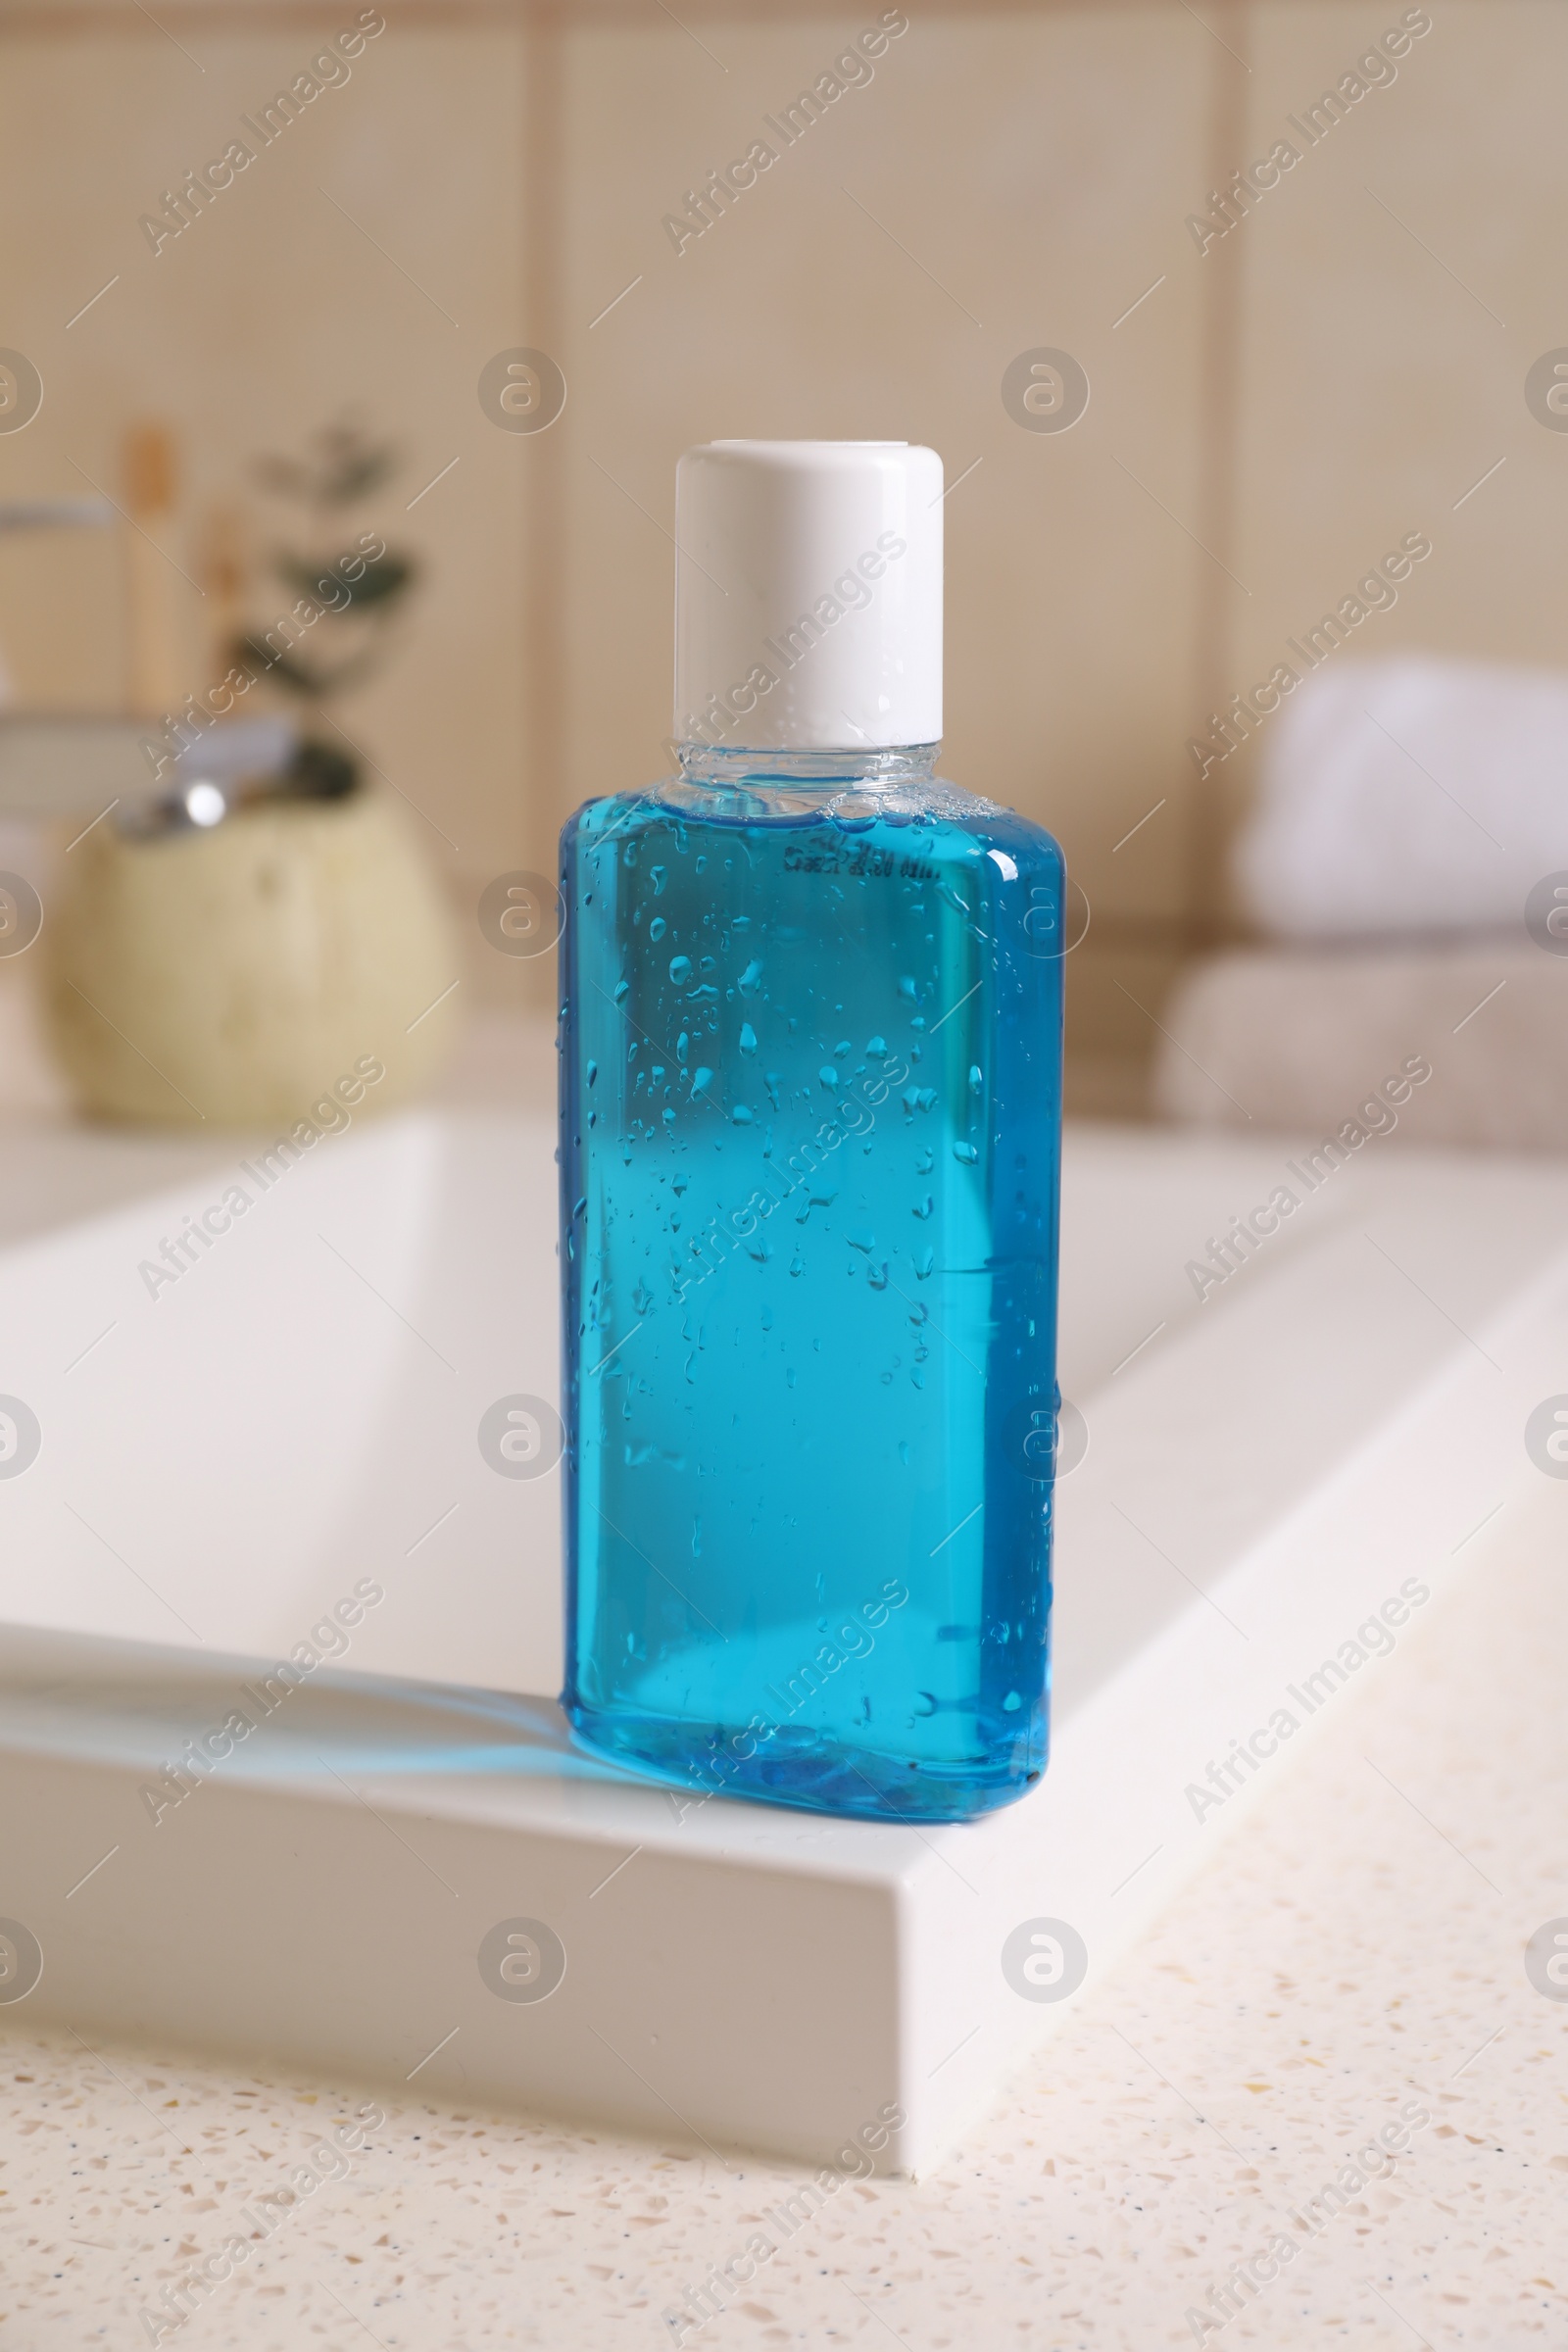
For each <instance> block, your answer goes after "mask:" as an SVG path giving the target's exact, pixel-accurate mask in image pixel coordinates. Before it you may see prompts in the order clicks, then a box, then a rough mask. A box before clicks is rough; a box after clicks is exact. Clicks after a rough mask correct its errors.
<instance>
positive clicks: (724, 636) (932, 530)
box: [675, 441, 942, 751]
mask: <svg viewBox="0 0 1568 2352" xmlns="http://www.w3.org/2000/svg"><path fill="white" fill-rule="evenodd" d="M675 539H676V557H675V734H676V737H677V739H678V740H679V741H681V742H685V743H692V742H696V743H703V744H707V745H708V746H710V747H711V749H714V750H718V751H817V750H820V751H845V750H852V749H853V750H860V751H884V750H890V749H892V748H893V747H895V746H897V745H899V744H906V743H935V742H936V741H937V740H938V738H939V737H940V735H941V733H942V460H941V459H940V458H939V457H938V456H937V453H936V451H935V450H934V449H921V448H917V447H911V446H910V445H909V443H908V442H907V441H711V442H709V443H708V444H707V445H706V446H705V447H704V448H701V449H689V450H688V451H687V452H686V454H685V456H684V457H683V458H682V459H681V461H680V464H679V465H678V466H677V467H676V469H675Z"/></svg>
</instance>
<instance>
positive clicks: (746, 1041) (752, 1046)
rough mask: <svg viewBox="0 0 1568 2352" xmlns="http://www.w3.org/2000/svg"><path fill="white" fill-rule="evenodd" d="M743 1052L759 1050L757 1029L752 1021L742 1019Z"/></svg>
mask: <svg viewBox="0 0 1568 2352" xmlns="http://www.w3.org/2000/svg"><path fill="white" fill-rule="evenodd" d="M741 1052H742V1053H743V1054H755V1053H756V1052H757V1031H756V1030H755V1029H754V1028H753V1027H752V1024H751V1022H750V1021H742V1023H741Z"/></svg>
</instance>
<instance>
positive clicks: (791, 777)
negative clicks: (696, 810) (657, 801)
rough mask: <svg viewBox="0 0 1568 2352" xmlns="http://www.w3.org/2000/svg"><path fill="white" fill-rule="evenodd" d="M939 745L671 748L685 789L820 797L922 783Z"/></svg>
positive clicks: (929, 773) (932, 770) (929, 775)
mask: <svg viewBox="0 0 1568 2352" xmlns="http://www.w3.org/2000/svg"><path fill="white" fill-rule="evenodd" d="M941 748H942V747H941V745H940V744H939V743H907V744H899V745H896V746H894V747H893V748H892V749H886V750H881V751H853V750H852V751H816V750H813V751H787V752H786V751H771V752H769V751H763V752H737V751H718V750H714V749H713V748H711V746H710V745H708V744H706V743H681V744H677V745H676V747H675V749H676V752H677V755H678V757H679V760H680V772H681V775H682V777H683V779H684V780H685V781H686V782H687V783H688V784H714V785H720V786H726V785H727V786H730V787H735V786H739V787H741V788H742V789H746V788H748V787H757V786H761V787H762V788H763V789H766V788H768V787H772V786H778V785H783V786H785V787H786V788H788V789H789V790H790V791H791V792H792V793H799V792H801V791H803V790H805V791H810V790H811V789H812V788H813V787H815V788H819V789H820V790H821V791H822V793H823V794H824V796H828V795H831V794H833V793H836V792H841V791H842V790H843V789H844V787H845V785H847V784H854V785H858V786H860V787H862V788H866V789H869V790H870V791H872V792H875V791H876V789H877V788H878V786H882V787H885V788H892V787H897V786H900V785H906V784H919V783H928V782H929V781H930V780H931V778H932V777H933V776H934V775H935V773H936V758H937V754H938V752H939V751H940V750H941Z"/></svg>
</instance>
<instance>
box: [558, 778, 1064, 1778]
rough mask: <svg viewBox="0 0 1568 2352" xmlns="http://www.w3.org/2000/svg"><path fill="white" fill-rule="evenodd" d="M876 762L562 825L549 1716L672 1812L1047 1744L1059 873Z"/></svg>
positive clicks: (682, 787)
mask: <svg viewBox="0 0 1568 2352" xmlns="http://www.w3.org/2000/svg"><path fill="white" fill-rule="evenodd" d="M762 757H763V756H760V755H759V756H757V763H758V764H759V765H760V762H761V759H762ZM883 760H884V763H885V765H886V766H887V767H891V768H893V769H895V770H898V771H899V772H897V773H896V774H895V776H894V778H893V780H892V781H889V780H888V778H887V776H886V775H885V774H878V773H876V772H874V766H873V772H872V773H870V774H866V773H864V772H863V769H864V766H865V765H867V764H871V763H862V772H861V774H860V775H859V776H858V777H854V776H852V777H851V778H849V779H848V780H846V779H845V778H844V776H843V775H842V773H841V774H840V776H839V778H838V779H837V780H834V781H825V780H821V779H820V778H818V779H814V780H808V781H804V782H803V781H799V780H796V779H795V778H794V777H792V776H790V775H788V774H785V775H778V774H768V775H761V774H756V775H752V776H749V777H747V778H746V779H745V781H744V782H742V781H736V780H734V778H733V776H731V777H729V778H726V777H724V776H723V775H718V776H715V777H711V778H709V779H705V777H704V775H703V773H702V767H701V763H700V762H699V761H697V760H695V759H694V758H692V757H691V756H688V767H687V772H686V773H685V774H684V775H683V776H682V777H679V778H676V779H674V780H672V781H671V782H669V783H667V784H664V785H660V786H656V787H654V788H653V789H652V790H651V791H650V792H649V793H647V794H643V795H637V796H624V797H621V796H615V797H612V798H610V799H606V800H601V801H596V802H591V803H590V804H589V805H588V806H587V807H585V808H584V809H580V810H579V811H578V812H577V814H576V815H575V816H574V817H573V818H571V820H570V821H569V822H568V824H567V825H566V828H565V831H564V835H563V893H564V901H565V930H564V937H563V944H562V957H563V979H564V987H563V998H564V1027H563V1062H562V1152H561V1159H562V1178H563V1192H562V1202H563V1251H562V1255H563V1267H564V1287H565V1315H564V1327H565V1356H566V1362H565V1397H566V1425H567V1439H566V1461H565V1468H566V1553H567V1662H566V1686H565V1691H564V1706H565V1708H566V1711H567V1714H568V1717H569V1719H570V1721H571V1723H572V1724H573V1726H574V1727H575V1729H576V1731H577V1733H578V1734H579V1735H580V1736H581V1737H582V1738H583V1739H585V1740H588V1741H590V1742H591V1743H592V1744H593V1745H594V1746H596V1747H598V1748H600V1749H603V1750H607V1751H609V1752H611V1753H613V1754H614V1755H616V1756H619V1757H621V1758H623V1759H625V1760H627V1761H630V1762H634V1763H636V1764H638V1765H640V1766H642V1767H643V1768H645V1769H648V1770H650V1771H652V1772H653V1773H654V1774H656V1775H657V1776H658V1777H660V1778H662V1779H667V1780H673V1781H675V1782H677V1783H678V1784H680V1785H681V1786H682V1787H683V1788H685V1789H688V1790H689V1791H690V1792H691V1793H692V1794H693V1795H696V1796H701V1795H704V1794H706V1793H710V1792H712V1793H720V1792H722V1793H727V1794H744V1795H749V1796H753V1797H762V1798H767V1799H770V1800H772V1801H774V1802H777V1803H783V1804H791V1805H803V1806H809V1807H813V1808H816V1809H820V1810H823V1811H829V1812H835V1813H856V1814H871V1815H878V1816H889V1815H891V1816H895V1817H898V1818H902V1819H919V1820H931V1821H951V1820H959V1819H963V1818H966V1817H968V1816H970V1815H972V1814H975V1813H979V1812H983V1811H985V1810H988V1809H989V1808H991V1807H993V1806H997V1805H1001V1804H1005V1803H1007V1802H1009V1801H1011V1800H1012V1799H1013V1798H1015V1797H1017V1796H1019V1795H1021V1794H1022V1793H1023V1791H1024V1789H1026V1788H1027V1787H1028V1786H1029V1785H1030V1784H1031V1783H1032V1782H1033V1781H1035V1780H1037V1779H1038V1778H1039V1776H1040V1774H1041V1772H1042V1771H1043V1770H1044V1768H1045V1762H1046V1737H1047V1689H1048V1681H1049V1651H1048V1633H1049V1622H1050V1564H1051V1501H1052V1488H1051V1476H1052V1469H1053V1463H1054V1433H1055V1407H1056V1388H1055V1306H1056V1225H1057V1189H1058V1156H1059V1135H1060V1107H1061V978H1062V962H1061V948H1062V931H1061V926H1062V911H1063V887H1064V886H1063V875H1062V863H1061V856H1060V853H1059V851H1058V850H1057V848H1056V845H1055V843H1054V841H1053V840H1052V839H1051V837H1050V836H1049V835H1048V834H1046V833H1043V832H1042V831H1041V830H1040V829H1039V828H1038V827H1037V826H1034V825H1031V824H1029V823H1027V822H1025V821H1024V820H1023V819H1022V818H1020V817H1017V816H1014V815H1012V814H1010V813H1008V812H1007V811H1005V810H1002V809H996V808H994V807H992V806H991V805H990V804H989V803H986V802H982V801H976V800H973V799H971V798H969V796H967V795H964V794H960V793H958V792H956V790H955V788H954V787H952V786H950V785H946V784H939V783H936V782H935V781H933V779H932V778H931V777H930V774H929V770H928V769H926V768H924V767H923V765H922V764H921V761H920V760H919V759H917V758H911V757H910V756H907V755H894V756H886V755H884V756H883ZM733 762H734V756H733V755H732V756H731V764H732V765H733ZM901 762H902V763H903V764H902V767H901V764H900V763H901ZM714 764H715V765H717V764H719V763H718V761H717V760H716V757H715V760H714ZM840 764H841V769H842V762H841V763H840ZM773 765H774V766H775V767H778V768H783V767H785V766H786V765H787V762H786V760H784V759H782V758H780V757H779V756H776V755H775V756H773Z"/></svg>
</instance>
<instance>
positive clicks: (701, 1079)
mask: <svg viewBox="0 0 1568 2352" xmlns="http://www.w3.org/2000/svg"><path fill="white" fill-rule="evenodd" d="M712 1083H713V1073H712V1071H711V1070H709V1069H697V1070H694V1071H693V1072H692V1093H693V1095H694V1096H696V1095H700V1094H701V1093H702V1091H703V1089H704V1087H706V1086H711V1085H712Z"/></svg>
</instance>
